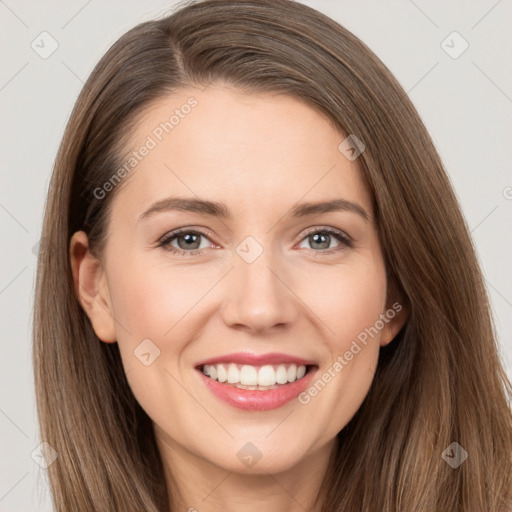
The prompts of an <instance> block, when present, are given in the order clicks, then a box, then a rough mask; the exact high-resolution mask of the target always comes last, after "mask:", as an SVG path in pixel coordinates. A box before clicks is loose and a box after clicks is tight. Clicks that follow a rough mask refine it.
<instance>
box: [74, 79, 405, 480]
mask: <svg viewBox="0 0 512 512" xmlns="http://www.w3.org/2000/svg"><path fill="white" fill-rule="evenodd" d="M190 98H193V100H191V99H190ZM186 105H189V107H185V106H186ZM175 110H178V112H177V114H176V116H175V118H174V119H172V120H171V123H172V125H170V124H168V125H165V122H166V121H167V122H168V121H169V118H170V115H171V114H172V112H173V111H175ZM161 123H163V124H161ZM169 126H172V128H170V127H169ZM162 127H164V128H162ZM344 139H345V135H343V134H341V133H340V132H339V131H337V130H336V129H335V128H334V127H333V125H332V124H331V123H330V122H329V121H328V120H327V119H326V118H325V117H324V116H322V115H321V114H319V113H318V112H316V111H315V110H313V109H312V108H311V107H309V106H308V105H306V104H304V103H302V102H301V101H299V100H297V99H294V98H292V97H289V96H284V95H271V94H265V95H256V94H254V95H247V94H241V93H238V92H234V91H233V90H231V89H227V88H224V87H221V86H213V85H211V86H210V87H208V88H207V89H206V90H204V91H200V90H196V89H190V90H186V91H183V92H181V93H176V94H173V95H172V96H168V97H166V98H163V99H161V100H159V102H158V103H156V104H154V105H153V106H152V107H151V108H149V109H148V110H147V111H146V112H145V114H144V116H143V119H142V120H141V121H140V123H139V124H138V125H137V129H136V131H135V132H134V133H133V134H132V137H131V144H130V154H131V155H132V156H133V151H136V152H137V155H138V156H136V157H135V158H136V161H137V163H136V164H135V165H132V166H131V168H130V164H129V162H128V166H127V167H126V168H127V169H128V168H129V169H130V170H129V172H127V173H126V176H125V177H124V178H123V181H122V182H121V184H120V185H117V186H118V187H120V188H119V190H116V191H115V192H116V194H115V197H114V198H113V203H112V210H111V216H110V219H109V235H108V242H107V244H106V247H105V251H104V253H103V254H102V256H101V260H95V259H94V258H93V257H92V256H91V255H90V254H89V253H88V252H87V250H86V247H87V238H86V236H85V234H84V233H82V232H80V233H77V234H75V236H74V237H73V240H72V244H71V254H72V262H73V271H74V275H75V283H76V284H77V290H79V295H80V300H81V302H82V305H83V307H84V309H85V310H86V312H87V313H88V315H89V317H90V319H91V322H92V325H93V327H94V329H95V331H96V334H97V335H98V337H99V338H100V339H101V340H102V341H103V342H117V343H118V344H119V349H120V352H121V356H122V361H123V365H124V369H125V372H126V375H127V379H128V381H129V385H130V387H131V389H132V391H133V393H134V395H135V397H136V399H137V400H138V402H139V403H140V405H141V406H142V407H143V409H144V410H145V411H146V412H147V414H148V415H149V417H150V418H151V419H152V421H153V423H154V426H155V431H156V434H157V438H158V442H159V445H160V446H161V447H162V449H163V450H164V451H166V453H168V455H169V457H172V454H176V453H178V452H180V451H181V452H182V453H187V454H189V455H191V456H194V457H197V458H198V459H201V460H203V461H206V462H207V463H209V464H212V465H215V466H217V467H221V468H223V469H225V470H228V471H232V472H238V473H243V472H252V473H255V472H261V473H266V472H271V473H274V472H280V471H284V470H287V469H289V468H292V467H294V466H296V465H298V464H299V463H301V462H304V461H305V460H307V458H308V457H313V456H314V454H315V453H316V452H318V451H319V450H321V449H322V448H325V447H326V446H328V445H329V444H330V443H332V442H333V440H334V439H335V436H336V434H337V433H338V432H339V431H340V430H342V429H343V427H344V426H345V425H346V424H347V423H348V421H349V420H350V419H351V418H352V416H353V415H354V414H355V412H356V411H357V409H358V408H359V407H360V405H361V403H362V402H363V400H364V398H365V396H366V394H367V392H368V390H369V387H370V384H371V382H372V379H373V376H374V371H375V368H376V365H377V359H378V352H379V347H380V346H381V345H384V344H385V343H388V342H389V341H390V340H391V339H392V338H393V337H394V336H395V334H396V333H397V331H398V330H399V328H400V327H401V325H402V323H403V319H402V315H401V314H399V313H398V311H397V309H396V308H393V307H392V304H391V303H389V302H387V301H386V295H387V283H386V273H385V266H384V262H383V255H382V251H381V247H380V245H379V239H378V236H377V230H376V225H375V222H374V218H373V215H374V212H373V211H372V204H371V196H370V194H369V192H368V190H367V189H366V188H365V186H364V184H363V181H362V178H361V174H360V170H359V168H358V165H357V159H355V160H353V159H349V158H347V153H344V152H343V151H340V149H338V146H339V145H340V143H341V142H342V141H343V140H344ZM142 146H145V147H146V148H148V149H147V151H144V150H141V149H140V148H141V147H142ZM143 153H144V154H143ZM129 158H130V155H127V161H128V159H129ZM134 163H135V161H134V160H132V162H131V164H134ZM121 174H122V173H121ZM113 187H114V185H111V187H109V186H108V185H107V186H105V187H104V188H103V189H102V191H97V194H98V195H101V194H103V193H105V194H106V193H113V192H112V191H111V190H110V188H113ZM170 198H173V200H174V202H172V201H170V200H169V199H170ZM180 199H182V200H185V199H186V200H188V203H187V202H185V201H181V202H180V201H179V200H180ZM199 201H208V202H211V203H216V204H217V203H218V204H217V207H216V208H214V207H213V206H212V205H208V204H207V205H205V204H203V203H199ZM333 201H337V203H336V204H337V208H332V204H334V203H332V204H331V207H330V208H327V207H326V208H323V209H322V208H316V209H315V208H306V206H305V204H306V203H307V204H316V203H326V202H333ZM219 205H220V206H219ZM298 208H299V209H298ZM221 213H222V215H221ZM177 232H179V234H178V233H177ZM78 284H79V285H80V286H78ZM390 311H391V312H392V313H393V314H391V313H390ZM206 363H212V364H206ZM205 364H206V368H205V367H204V365H205ZM301 366H302V367H304V366H305V370H306V373H305V375H304V376H303V377H302V378H300V379H298V380H297V377H301V376H302V374H303V372H304V368H301ZM205 373H209V374H210V375H209V376H207V375H205ZM297 374H298V375H297ZM213 377H216V378H217V380H215V379H214V378H213ZM225 379H227V381H225V382H224V383H222V382H219V380H225ZM237 380H238V381H239V384H238V385H239V386H242V388H241V387H237V384H236V381H237ZM289 381H290V382H289ZM284 382H287V383H286V384H284ZM260 384H261V385H262V386H261V387H260V386H259V385H260ZM291 440H293V442H290V441H291ZM248 443H251V444H248ZM251 456H252V457H253V459H254V457H256V459H257V458H259V457H261V458H260V459H259V460H258V461H257V463H256V464H253V465H252V466H251V462H250V457H251ZM256 459H254V460H256Z"/></svg>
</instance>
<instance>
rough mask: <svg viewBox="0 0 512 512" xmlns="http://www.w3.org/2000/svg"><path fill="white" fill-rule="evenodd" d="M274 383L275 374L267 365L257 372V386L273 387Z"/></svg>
mask: <svg viewBox="0 0 512 512" xmlns="http://www.w3.org/2000/svg"><path fill="white" fill-rule="evenodd" d="M275 383H276V372H275V371H274V368H272V366H270V365H269V364H267V365H265V366H262V367H261V368H260V371H259V372H258V386H273V385H274V384H275Z"/></svg>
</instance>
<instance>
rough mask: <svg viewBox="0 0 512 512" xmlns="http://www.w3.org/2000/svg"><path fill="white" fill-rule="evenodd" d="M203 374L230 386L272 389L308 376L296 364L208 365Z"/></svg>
mask: <svg viewBox="0 0 512 512" xmlns="http://www.w3.org/2000/svg"><path fill="white" fill-rule="evenodd" d="M203 373H204V374H205V375H207V376H209V377H210V378H211V379H213V380H218V381H219V382H226V381H227V382H228V384H241V385H242V386H263V387H270V386H274V385H275V384H281V385H282V384H287V383H288V382H295V381H296V380H299V379H302V377H304V375H305V374H306V367H305V366H304V365H300V366H297V365H296V364H290V365H285V364H280V365H270V364H267V365H264V366H252V365H249V364H245V365H236V364H234V363H230V364H228V365H226V364H207V365H205V366H204V367H203Z"/></svg>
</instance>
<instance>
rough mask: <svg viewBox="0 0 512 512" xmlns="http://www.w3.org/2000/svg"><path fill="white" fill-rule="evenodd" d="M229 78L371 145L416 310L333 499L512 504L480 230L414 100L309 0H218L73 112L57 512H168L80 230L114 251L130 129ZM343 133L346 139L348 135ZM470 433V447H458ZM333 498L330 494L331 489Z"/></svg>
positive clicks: (57, 204)
mask: <svg viewBox="0 0 512 512" xmlns="http://www.w3.org/2000/svg"><path fill="white" fill-rule="evenodd" d="M212 81H216V82H221V83H225V84H227V85H229V86H231V87H234V88H237V89H239V90H241V91H246V92H248V93H253V92H267V91H270V92H278V93H282V94H289V95H292V96H294V97H296V98H299V99H301V100H302V101H304V102H306V103H307V104H309V105H310V106H312V107H313V108H315V109H317V110H318V111H319V112H321V113H323V114H325V115H327V116H328V117H329V119H331V120H332V122H333V125H334V126H335V127H336V128H338V129H339V130H340V131H341V132H342V133H345V134H355V135H356V136H357V138H358V139H360V140H362V141H363V142H364V144H365V146H366V148H365V151H364V152H363V153H362V154H361V155H360V157H359V158H358V163H359V166H360V169H361V175H362V176H363V178H364V180H365V182H366V184H367V185H368V187H369V190H370V191H371V192H372V194H373V201H374V209H375V214H376V219H377V226H378V232H379V236H380V241H381V244H382V248H383V253H384V257H385V263H386V268H387V275H388V279H389V283H390V286H392V287H393V289H395V290H396V292H397V294H398V295H399V296H400V297H401V298H402V300H403V301H404V304H405V305H406V306H407V309H408V313H409V316H408V320H407V322H406V324H405V326H404V328H403V329H402V330H401V332H400V333H399V334H398V335H397V337H396V338H395V339H394V340H393V342H392V343H391V344H389V345H388V346H387V347H386V348H383V349H381V354H380V358H379V364H378V368H377V371H376V374H375V377H374V381H373V383H372V386H371V389H370V391H369V393H368V395H367V397H366V399H365V400H364V402H363V404H362V406H361V407H360V409H359V410H358V412H357V413H356V414H355V416H354V417H353V418H352V420H351V421H350V422H349V424H348V425H347V426H346V427H345V428H344V429H343V430H342V431H341V432H340V433H339V434H338V438H339V443H338V449H337V452H336V453H335V454H333V459H332V461H333V462H332V466H331V467H330V469H329V471H328V473H327V474H326V475H325V478H324V482H323V485H322V489H321V491H322V493H321V494H322V496H323V498H322V499H323V501H322V502H323V508H322V510H324V511H326V512H332V511H336V510H344V511H348V512H356V511H365V512H376V511H379V512H397V511H400V512H405V511H407V512H412V511H428V512H456V511H460V512H462V511H464V512H472V511H485V512H501V511H504V510H509V508H510V509H512V496H511V495H512V490H511V475H512V414H511V410H510V406H509V400H510V397H511V396H512V389H511V385H510V383H509V382H508V380H507V377H506V374H505V372H504V370H503V368H502V365H501V362H500V359H499V355H498V349H497V342H496V336H495V333H494V331H493V324H492V320H491V316H490V308H489V303H488V298H487V294H486V290H485V287H484V284H483V279H482V275H481V271H480V269H479V266H478V263H477V260H476V257H475V250H474V247H473V245H472V241H471V239H470V236H469V234H468V228H467V225H466V223H465V221H464V219H463V217H462V215H461V211H460V208H459V206H458V203H457V200H456V198H455V195H454V193H453V190H452V187H451V184H450V182H449V179H448V178H447V175H446V173H445V171H444V169H443V165H442V162H441V160H440V158H439V156H438V154H437V152H436V149H435V148H434V145H433V143H432V140H431V138H430V137H429V135H428V133H427V130H426V129H425V126H424V125H423V123H422V121H421V119H420V117H419V115H418V113H417V111H416V110H415V108H414V106H413V105H412V103H411V102H410V100H409V98H408V96H407V95H406V93H405V92H404V90H403V89H402V87H401V86H400V85H399V83H398V82H397V81H396V80H395V78H394V77H393V76H392V74H391V73H390V71H389V70H388V69H387V68H386V67H385V66H384V64H383V63H382V62H381V61H380V60H379V59H378V58H377V57H376V56H375V55H374V54H373V53H372V51H371V50H369V49H368V47H367V46H366V45H365V44H364V43H362V42H361V41H360V40H359V39H358V38H357V37H355V36H354V35H353V34H351V33H350V32H349V31H347V30H346V29H345V28H343V27H342V26H340V25H339V24H338V23H336V22H335V21H333V20H331V19H329V18H328V17H326V16H324V15H322V14H320V13H319V12H317V11H315V10H314V9H312V8H309V7H307V6H305V5H303V4H299V3H295V2H293V1H291V0H248V1H244V0H206V1H201V2H195V3H191V2H188V3H187V4H186V5H180V8H179V9H178V10H176V11H175V12H174V13H172V14H171V15H169V16H167V17H164V18H162V19H159V20H156V21H149V22H145V23H142V24H140V25H138V26H136V27H135V28H133V29H131V30H130V31H129V32H127V33H126V34H125V35H123V36H122V37H121V38H120V39H119V40H118V41H117V42H116V43H115V44H114V45H113V46H112V47H111V48H110V49H109V50H108V52H107V53H106V54H105V55H104V56H103V58H102V59H101V61H100V62H99V63H98V64H97V66H96V67H95V69H94V70H93V72H92V74H91V75H90V77H89V79H88V80H87V82H86V84H85V86H84V88H83V90H82V91H81V93H80V96H79V98H78V100H77V102H76V105H75V107H74V110H73V112H72V114H71V117H70V119H69V122H68V125H67V127H66V130H65V133H64V137H63V140H62V143H61V145H60V149H59V151H58V155H57V158H56V162H55V167H54V170H53V175H52V179H51V183H50V187H49V192H48V199H47V204H46V208H45V214H44V225H43V231H42V239H41V252H40V256H39V262H38V269H37V284H36V300H35V311H34V352H33V355H34V372H35V385H36V393H37V406H38V413H39V422H40V429H41V437H42V439H43V440H44V441H46V442H48V443H49V444H50V445H51V446H52V447H53V448H54V449H55V450H56V451H57V452H58V454H59V457H58V459H57V460H56V461H55V462H54V463H53V464H51V465H50V466H49V468H48V473H49V481H50V485H51V491H52V495H53V500H54V504H55V510H56V511H57V512H64V511H66V512H68V511H71V510H72V511H90V510H101V511H102V512H107V511H118V510H119V511H133V510H144V511H150V512H156V511H167V510H170V509H169V501H170V500H169V496H171V495H173V493H174V492H175V489H172V488H168V487H167V485H166V483H165V482H166V480H165V477H164V468H163V464H162V460H161V458H160V454H159V451H158V449H157V445H156V441H155V437H154V432H153V428H152V424H151V420H150V418H149V417H148V416H147V415H146V413H145V412H144V411H143V410H142V408H141V407H140V406H139V404H138V403H137V401H136V399H135V397H134V396H133V394H132V392H131V390H130V387H129V385H128V383H127V380H126V378H125V375H124V372H123V367H122V364H121V359H120V355H119V350H118V347H117V344H115V343H113V344H110V343H102V342H100V341H99V339H98V338H97V337H96V335H95V333H94V331H93V329H92V327H91V324H90V321H89V319H88V317H87V315H86V314H85V313H84V311H83V310H82V308H81V306H80V303H79V301H78V298H77V295H76V291H75V287H74V283H73V277H72V272H71V265H70V256H69V242H70V239H71V236H72V234H73V233H74V232H75V231H78V230H84V231H85V232H86V233H87V234H88V236H89V243H90V247H91V250H93V251H94V252H95V253H97V254H98V255H100V254H101V251H102V249H103V247H104V243H105V240H106V237H107V226H108V214H109V208H110V205H111V203H112V198H113V197H114V195H115V194H116V193H117V192H118V188H116V189H114V191H112V192H111V193H109V194H107V196H106V197H105V198H102V199H99V198H98V197H96V195H95V194H94V190H95V189H96V188H97V187H101V186H102V185H103V184H104V183H105V182H107V181H108V180H109V178H110V177H111V176H112V174H113V171H114V170H115V169H118V168H119V166H120V165H121V163H122V162H121V155H122V151H123V148H125V146H124V145H125V144H126V143H127V139H126V134H129V133H130V127H133V126H134V124H135V123H136V122H137V119H138V116H140V114H141V113H143V111H144V109H145V108H147V107H148V105H150V104H151V103H152V102H154V101H157V100H158V99H159V98H161V97H163V96H164V95H167V94H169V93H172V92H173V91H177V90H178V89H182V88H186V87H190V86H194V87H197V86H200V87H204V86H206V85H208V84H209V83H211V82H212ZM340 141H341V139H340ZM453 442H457V443H458V444H459V445H460V446H461V447H462V448H463V449H464V450H465V451H466V452H467V453H468V457H467V459H466V460H465V461H464V462H463V463H462V464H460V466H458V467H456V468H454V467H451V466H450V465H449V464H448V463H447V462H445V460H444V459H443V453H444V451H445V450H446V449H447V447H449V446H450V445H451V443H453ZM319 495H320V493H319Z"/></svg>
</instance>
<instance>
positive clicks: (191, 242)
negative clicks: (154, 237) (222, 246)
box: [159, 230, 209, 256]
mask: <svg viewBox="0 0 512 512" xmlns="http://www.w3.org/2000/svg"><path fill="white" fill-rule="evenodd" d="M201 238H205V239H207V240H209V238H208V237H207V236H206V235H205V234H204V233H201V232H199V231H190V230H181V231H176V232H174V233H169V234H168V235H166V236H165V237H164V238H163V239H162V240H161V241H160V243H159V247H163V248H164V249H165V250H167V251H170V252H172V253H177V254H183V255H187V256H193V255H195V254H199V253H200V252H201V251H202V250H203V249H205V247H204V246H203V247H201ZM172 242H176V243H177V244H178V247H175V246H173V245H171V244H172Z"/></svg>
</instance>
